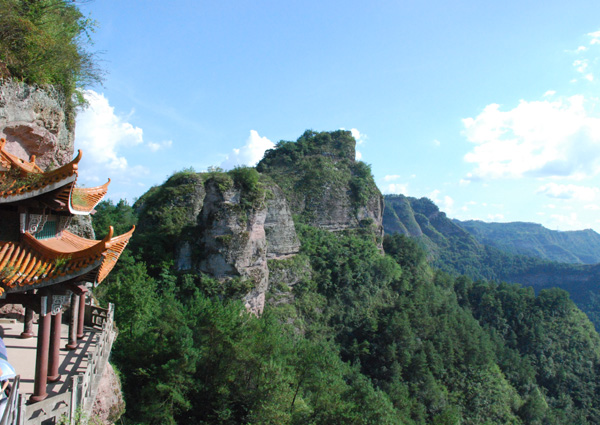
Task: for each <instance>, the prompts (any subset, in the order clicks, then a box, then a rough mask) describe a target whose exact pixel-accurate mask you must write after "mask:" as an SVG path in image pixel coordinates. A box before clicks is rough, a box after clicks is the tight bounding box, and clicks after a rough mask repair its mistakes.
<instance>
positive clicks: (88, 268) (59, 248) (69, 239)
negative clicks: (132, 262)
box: [0, 226, 135, 297]
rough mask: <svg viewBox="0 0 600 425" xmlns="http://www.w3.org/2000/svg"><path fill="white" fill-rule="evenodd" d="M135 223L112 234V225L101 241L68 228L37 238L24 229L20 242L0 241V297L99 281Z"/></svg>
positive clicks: (125, 244) (120, 249)
mask: <svg viewBox="0 0 600 425" xmlns="http://www.w3.org/2000/svg"><path fill="white" fill-rule="evenodd" d="M134 230H135V226H134V227H133V228H132V229H131V230H130V231H129V232H127V233H124V234H122V235H120V236H115V237H113V228H112V227H110V231H109V234H108V235H107V236H106V237H105V238H104V239H102V240H100V241H95V240H90V239H85V238H82V237H80V236H77V235H75V234H73V233H71V232H69V231H67V230H64V231H62V232H61V234H60V236H58V237H54V238H49V239H44V240H38V239H36V238H35V237H33V236H32V235H30V234H29V233H24V234H23V237H22V239H21V241H19V242H2V241H0V297H4V296H6V294H8V293H14V292H22V291H27V290H31V289H36V288H40V287H44V286H49V285H54V284H57V283H65V282H81V281H92V282H94V283H95V284H99V283H100V282H102V281H103V280H104V279H105V278H106V276H107V275H108V273H110V271H111V270H112V268H113V267H114V265H115V264H116V262H117V260H118V258H119V256H120V255H121V253H122V252H123V250H124V249H125V247H126V246H127V243H128V242H129V239H130V238H131V235H132V234H133V231H134Z"/></svg>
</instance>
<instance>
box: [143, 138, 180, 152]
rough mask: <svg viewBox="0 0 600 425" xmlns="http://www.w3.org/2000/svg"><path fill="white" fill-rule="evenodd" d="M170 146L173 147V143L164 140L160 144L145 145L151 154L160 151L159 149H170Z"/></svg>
mask: <svg viewBox="0 0 600 425" xmlns="http://www.w3.org/2000/svg"><path fill="white" fill-rule="evenodd" d="M172 145H173V141H172V140H165V141H162V142H160V143H156V142H148V143H147V144H146V146H148V149H150V150H151V151H152V152H156V151H158V150H161V149H166V148H170V147H171V146H172Z"/></svg>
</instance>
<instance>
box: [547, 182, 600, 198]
mask: <svg viewBox="0 0 600 425" xmlns="http://www.w3.org/2000/svg"><path fill="white" fill-rule="evenodd" d="M536 193H541V194H543V195H546V196H548V197H550V198H556V199H577V200H580V201H588V202H589V201H593V200H594V199H596V198H597V196H598V193H600V189H598V188H597V187H586V186H577V185H574V184H557V183H548V184H545V185H543V186H540V187H539V188H538V190H537V191H536Z"/></svg>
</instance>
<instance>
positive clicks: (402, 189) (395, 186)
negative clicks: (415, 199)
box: [383, 183, 408, 195]
mask: <svg viewBox="0 0 600 425" xmlns="http://www.w3.org/2000/svg"><path fill="white" fill-rule="evenodd" d="M383 192H384V193H391V194H395V195H408V183H404V184H402V183H390V184H388V185H387V186H386V187H385V188H384V189H383Z"/></svg>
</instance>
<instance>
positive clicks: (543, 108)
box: [463, 95, 600, 181]
mask: <svg viewBox="0 0 600 425" xmlns="http://www.w3.org/2000/svg"><path fill="white" fill-rule="evenodd" d="M588 104H589V105H590V106H589V108H588V109H589V111H588V109H586V106H587V105H588ZM594 106H595V105H594V101H591V100H586V99H585V98H584V97H583V96H581V95H578V96H572V97H570V98H567V99H559V100H556V101H553V102H551V101H547V100H544V101H533V102H528V101H524V100H522V101H521V102H520V103H519V105H518V106H516V107H515V108H514V109H512V110H509V111H506V112H505V111H501V110H500V106H499V105H497V104H491V105H488V106H486V107H485V108H484V110H483V111H482V112H481V113H480V114H479V115H478V116H477V117H475V118H466V119H463V124H464V126H465V130H464V132H463V133H464V135H465V136H466V137H467V139H468V140H469V141H470V142H471V143H473V144H475V147H474V148H473V150H472V151H471V152H469V153H467V154H466V155H465V157H464V159H465V161H466V162H470V163H473V164H475V165H476V168H475V169H474V171H473V172H472V173H470V174H469V175H467V177H466V180H470V181H475V180H478V179H485V178H492V179H498V178H519V177H523V176H534V177H549V176H562V177H576V178H583V177H585V176H590V175H595V174H597V173H598V172H600V117H599V116H597V115H594V112H593V109H594ZM590 111H592V112H590Z"/></svg>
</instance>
